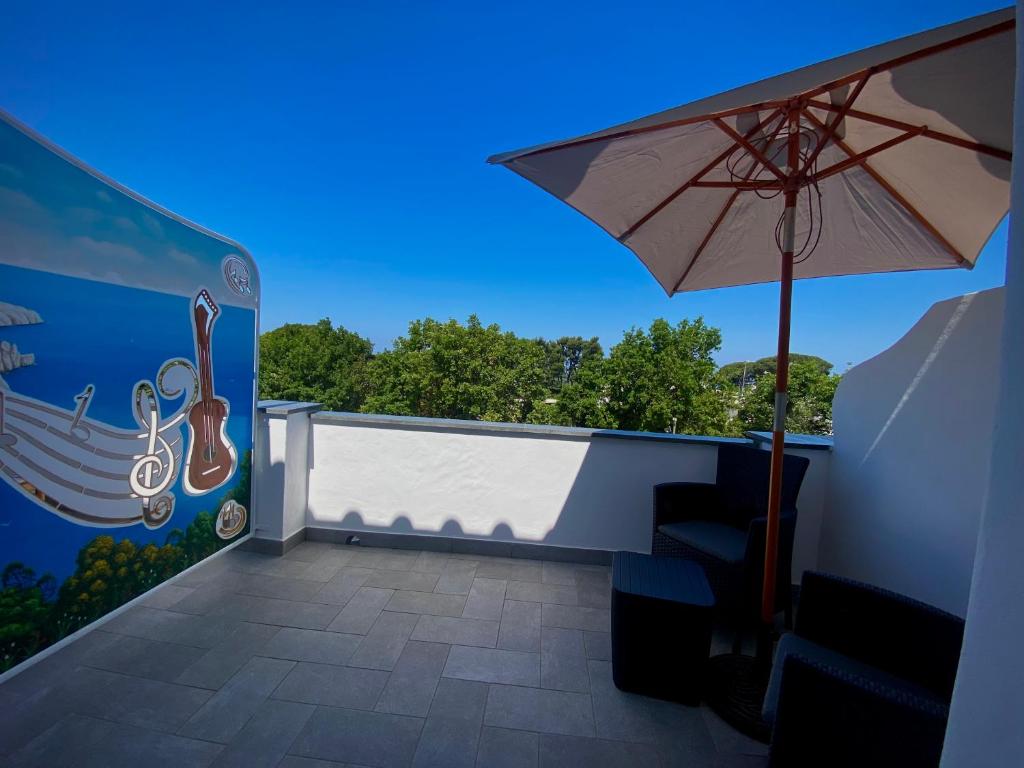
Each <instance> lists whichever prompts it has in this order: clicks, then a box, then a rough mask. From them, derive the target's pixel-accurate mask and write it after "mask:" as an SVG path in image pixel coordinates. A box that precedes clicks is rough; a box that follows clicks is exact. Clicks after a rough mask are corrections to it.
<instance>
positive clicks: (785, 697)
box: [769, 655, 949, 768]
mask: <svg viewBox="0 0 1024 768" xmlns="http://www.w3.org/2000/svg"><path fill="white" fill-rule="evenodd" d="M948 716H949V709H948V707H946V706H945V705H944V704H943V703H942V702H940V701H939V700H938V699H932V698H928V697H925V696H921V695H918V694H915V693H914V692H913V691H910V690H907V689H904V688H900V687H897V686H890V685H884V684H881V683H879V681H877V680H870V681H869V680H867V679H865V678H864V677H862V676H860V675H858V674H857V673H856V672H854V671H852V670H848V669H841V668H838V667H836V666H834V665H831V664H828V665H826V664H822V663H819V662H815V661H812V660H810V659H808V658H806V657H804V656H800V655H790V656H788V657H787V658H786V660H785V662H784V667H783V670H782V680H781V686H780V690H779V704H778V709H777V710H776V714H775V723H774V727H773V730H772V742H771V752H770V763H769V764H770V765H771V766H772V767H773V768H782V767H783V766H804V765H808V766H809V765H815V766H817V765H823V766H824V765H827V766H851V768H852V766H872V765H874V766H880V765H893V766H896V765H898V766H900V767H901V768H926V767H927V768H934V767H935V766H938V764H939V758H940V756H941V754H942V741H943V737H944V735H945V731H946V721H947V718H948Z"/></svg>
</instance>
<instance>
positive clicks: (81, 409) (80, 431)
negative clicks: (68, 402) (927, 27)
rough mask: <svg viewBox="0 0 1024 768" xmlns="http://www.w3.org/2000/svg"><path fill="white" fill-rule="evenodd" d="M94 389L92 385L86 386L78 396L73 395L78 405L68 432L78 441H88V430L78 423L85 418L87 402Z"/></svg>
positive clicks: (89, 433)
mask: <svg viewBox="0 0 1024 768" xmlns="http://www.w3.org/2000/svg"><path fill="white" fill-rule="evenodd" d="M93 391H94V388H93V386H92V384H89V385H88V386H86V388H85V389H84V390H82V392H81V393H80V394H77V395H75V401H76V402H77V403H78V407H77V408H76V409H75V417H74V418H73V419H72V420H71V427H70V429H68V431H69V432H70V433H71V434H72V435H74V436H75V437H77V438H78V439H79V440H88V439H89V436H90V435H91V434H92V433H91V432H89V428H88V427H85V426H82V425H81V424H79V423H78V422H80V421H81V420H82V417H83V416H85V412H86V410H87V409H88V408H89V402H90V401H91V400H92V393H93Z"/></svg>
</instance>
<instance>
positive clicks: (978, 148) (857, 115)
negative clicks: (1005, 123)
mask: <svg viewBox="0 0 1024 768" xmlns="http://www.w3.org/2000/svg"><path fill="white" fill-rule="evenodd" d="M807 106H808V107H814V108H815V109H821V110H824V111H827V112H835V111H837V110H838V109H839V107H836V106H835V105H834V104H829V103H827V102H823V101H817V100H814V99H812V100H811V101H809V102H807ZM846 114H847V116H848V117H852V118H854V119H856V120H864V121H865V122H868V123H877V124H878V125H884V126H886V127H887V128H898V129H900V130H904V131H908V130H913V129H914V128H916V127H917V126H914V125H912V124H911V123H904V122H903V121H902V120H894V119H893V118H891V117H885V116H884V115H876V114H874V113H872V112H862V111H860V110H857V109H848V110H847V111H846ZM921 135H922V136H924V137H926V138H929V139H934V140H935V141H941V142H944V143H946V144H952V145H953V146H955V147H962V148H963V149H970V150H973V151H975V152H978V153H979V154H982V155H990V156H991V157H997V158H999V159H1000V160H1006V161H1007V162H1010V161H1012V160H1013V153H1012V152H1007V151H1006V150H1005V149H998V148H996V147H992V146H989V145H988V144H981V143H979V142H976V141H970V140H969V139H961V138H958V137H956V136H951V135H950V134H948V133H942V132H941V131H935V130H932V129H931V128H927V127H926V128H925V129H924V130H923V131H922V132H921Z"/></svg>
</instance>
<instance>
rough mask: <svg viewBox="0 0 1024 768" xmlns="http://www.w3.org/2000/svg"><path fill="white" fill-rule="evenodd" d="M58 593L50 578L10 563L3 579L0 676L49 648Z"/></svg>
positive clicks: (54, 583) (1, 580) (0, 579)
mask: <svg viewBox="0 0 1024 768" xmlns="http://www.w3.org/2000/svg"><path fill="white" fill-rule="evenodd" d="M56 591H57V583H56V580H55V579H54V578H53V576H51V575H50V574H46V575H45V576H41V577H37V576H36V574H35V571H33V570H32V569H31V568H27V567H26V566H25V565H24V564H23V563H17V562H15V563H8V565H7V567H6V568H4V570H3V575H2V577H0V672H2V671H4V670H5V669H8V668H9V667H11V666H13V665H14V664H16V663H17V662H18V661H20V660H21V659H24V658H28V657H29V656H31V655H32V654H33V653H35V652H36V651H37V650H39V649H40V648H42V647H44V646H46V645H48V644H49V643H50V642H52V641H51V640H50V637H51V633H50V632H49V631H48V630H49V627H48V624H49V616H50V606H51V603H52V601H53V598H54V595H55V594H56Z"/></svg>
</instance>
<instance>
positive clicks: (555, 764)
mask: <svg viewBox="0 0 1024 768" xmlns="http://www.w3.org/2000/svg"><path fill="white" fill-rule="evenodd" d="M641 765H642V766H657V765H659V756H658V750H657V749H656V748H655V747H653V746H652V745H650V744H628V743H626V742H622V741H606V740H604V739H587V738H581V737H579V736H558V735H554V734H546V733H545V734H541V736H540V766H541V768H594V766H601V768H634V766H641ZM693 768H701V766H700V764H699V763H697V764H694V766H693Z"/></svg>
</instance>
